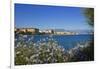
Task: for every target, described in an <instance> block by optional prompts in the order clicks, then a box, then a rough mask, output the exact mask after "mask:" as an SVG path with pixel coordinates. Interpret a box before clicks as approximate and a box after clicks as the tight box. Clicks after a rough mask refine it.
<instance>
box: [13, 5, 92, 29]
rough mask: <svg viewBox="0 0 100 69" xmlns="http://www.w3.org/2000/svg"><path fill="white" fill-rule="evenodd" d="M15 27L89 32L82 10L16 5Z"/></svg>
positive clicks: (76, 8)
mask: <svg viewBox="0 0 100 69" xmlns="http://www.w3.org/2000/svg"><path fill="white" fill-rule="evenodd" d="M15 27H18V28H22V27H33V28H39V29H65V30H89V29H91V27H90V26H89V25H88V24H87V23H86V20H85V17H84V15H83V12H82V8H79V7H61V6H47V5H33V4H15Z"/></svg>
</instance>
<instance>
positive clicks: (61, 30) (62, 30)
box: [54, 29, 93, 34]
mask: <svg viewBox="0 0 100 69" xmlns="http://www.w3.org/2000/svg"><path fill="white" fill-rule="evenodd" d="M54 31H55V32H66V31H67V32H68V31H69V32H77V33H79V34H88V33H93V30H65V29H54Z"/></svg>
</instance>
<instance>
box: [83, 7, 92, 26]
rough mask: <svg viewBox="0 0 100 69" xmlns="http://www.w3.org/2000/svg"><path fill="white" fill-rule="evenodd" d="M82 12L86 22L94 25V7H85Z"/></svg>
mask: <svg viewBox="0 0 100 69" xmlns="http://www.w3.org/2000/svg"><path fill="white" fill-rule="evenodd" d="M84 14H85V17H86V20H87V22H88V24H89V25H91V26H94V8H87V9H85V10H84Z"/></svg>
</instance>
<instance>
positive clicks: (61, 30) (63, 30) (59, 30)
mask: <svg viewBox="0 0 100 69" xmlns="http://www.w3.org/2000/svg"><path fill="white" fill-rule="evenodd" d="M54 31H55V32H65V31H66V30H65V29H54Z"/></svg>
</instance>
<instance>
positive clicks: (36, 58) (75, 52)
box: [15, 36, 89, 65]
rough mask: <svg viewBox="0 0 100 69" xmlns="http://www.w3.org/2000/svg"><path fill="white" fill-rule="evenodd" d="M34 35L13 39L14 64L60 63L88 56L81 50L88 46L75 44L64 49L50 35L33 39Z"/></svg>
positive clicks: (83, 58) (84, 58)
mask: <svg viewBox="0 0 100 69" xmlns="http://www.w3.org/2000/svg"><path fill="white" fill-rule="evenodd" d="M33 38H34V37H30V38H27V36H20V37H18V39H15V65H29V64H44V63H61V62H70V61H76V60H77V61H78V60H87V59H88V57H87V56H86V55H85V54H82V52H81V51H82V50H83V49H84V48H86V47H87V46H89V45H88V44H89V43H86V44H85V45H83V46H82V45H80V44H78V46H76V47H75V48H72V49H70V50H68V51H66V50H65V49H64V48H63V47H62V46H60V45H59V43H58V42H57V41H56V40H54V39H53V38H52V37H50V38H47V39H41V40H39V41H37V42H34V41H33Z"/></svg>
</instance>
